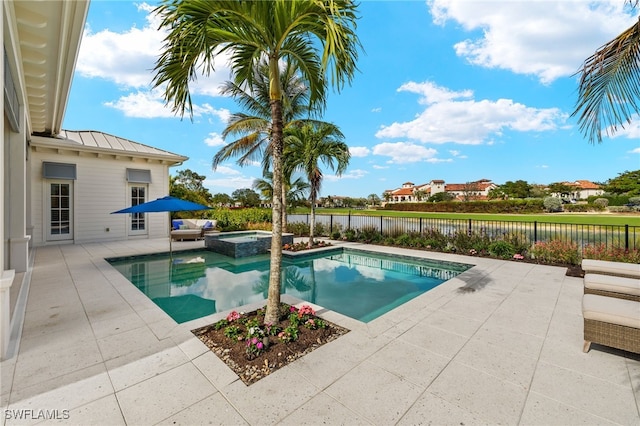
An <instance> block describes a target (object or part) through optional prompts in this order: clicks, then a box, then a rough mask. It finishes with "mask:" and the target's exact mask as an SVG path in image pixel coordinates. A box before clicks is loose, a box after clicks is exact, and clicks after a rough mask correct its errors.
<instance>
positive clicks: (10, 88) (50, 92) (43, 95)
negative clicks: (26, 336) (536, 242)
mask: <svg viewBox="0 0 640 426" xmlns="http://www.w3.org/2000/svg"><path fill="white" fill-rule="evenodd" d="M88 8H89V1H88V0H73V1H50V0H45V1H21V0H20V1H3V2H2V6H1V8H0V11H1V12H0V13H1V14H2V19H1V20H0V26H2V42H3V47H4V52H3V56H2V66H1V67H0V77H1V79H2V81H3V88H4V92H3V93H4V96H3V97H2V100H1V101H0V102H2V104H1V105H2V110H3V111H4V120H3V121H2V125H1V126H2V128H1V130H2V145H3V146H2V149H1V150H0V164H2V171H1V172H0V202H1V203H2V211H1V212H0V224H2V226H0V239H1V240H2V245H0V262H2V265H1V266H2V267H1V268H0V273H1V275H0V357H2V358H3V359H4V358H6V357H10V356H11V355H12V354H11V353H10V350H9V349H10V347H11V346H10V338H11V336H12V334H11V333H12V329H13V330H17V329H19V326H20V324H19V322H20V315H21V312H20V309H18V308H17V307H18V306H20V303H21V302H20V301H22V302H23V304H24V302H25V301H26V297H27V294H28V292H27V290H25V289H28V285H25V284H26V283H28V281H27V280H28V275H29V268H30V260H31V258H32V254H33V248H34V247H37V246H41V245H46V244H52V243H55V244H61V243H74V242H83V241H100V240H116V239H128V238H153V237H162V236H168V234H169V230H168V228H169V224H168V215H162V214H148V215H146V216H145V215H140V216H134V215H111V214H109V213H110V212H112V211H115V210H119V209H122V208H125V207H128V206H130V205H132V204H134V203H138V202H143V201H149V200H153V199H155V198H158V197H160V196H164V195H167V194H168V192H169V174H168V173H169V172H168V168H169V167H170V166H172V165H177V164H180V163H181V162H183V161H184V160H186V159H187V158H186V157H182V156H179V155H176V154H172V153H170V152H166V151H162V150H158V149H155V148H152V147H149V146H145V145H142V144H139V143H136V142H132V141H128V140H126V139H122V138H118V137H115V136H112V135H107V134H104V133H100V132H89V131H87V132H67V131H63V130H62V129H61V126H62V121H63V118H64V113H65V110H66V106H67V100H68V96H69V90H70V87H71V80H72V77H73V72H74V69H75V64H76V60H77V56H78V50H79V47H80V41H81V38H82V33H83V30H84V25H85V21H86V17H87V11H88ZM12 327H13V328H12ZM13 336H15V334H13Z"/></svg>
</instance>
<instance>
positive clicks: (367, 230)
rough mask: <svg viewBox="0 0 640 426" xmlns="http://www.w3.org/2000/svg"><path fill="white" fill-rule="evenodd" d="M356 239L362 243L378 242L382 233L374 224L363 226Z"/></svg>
mask: <svg viewBox="0 0 640 426" xmlns="http://www.w3.org/2000/svg"><path fill="white" fill-rule="evenodd" d="M358 241H361V242H363V243H367V244H369V243H378V242H380V241H382V234H381V233H380V231H378V228H376V227H375V226H365V227H364V228H362V229H361V230H360V232H359V233H358Z"/></svg>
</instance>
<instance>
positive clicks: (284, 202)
mask: <svg viewBox="0 0 640 426" xmlns="http://www.w3.org/2000/svg"><path fill="white" fill-rule="evenodd" d="M282 232H283V233H284V232H287V191H286V190H285V189H284V188H283V190H282Z"/></svg>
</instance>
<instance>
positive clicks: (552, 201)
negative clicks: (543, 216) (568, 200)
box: [543, 197, 562, 212]
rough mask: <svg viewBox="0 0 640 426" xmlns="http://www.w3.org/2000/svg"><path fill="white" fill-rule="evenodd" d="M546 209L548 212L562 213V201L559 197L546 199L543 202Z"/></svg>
mask: <svg viewBox="0 0 640 426" xmlns="http://www.w3.org/2000/svg"><path fill="white" fill-rule="evenodd" d="M543 204H544V208H545V209H547V211H548V212H560V211H562V201H561V200H560V198H558V197H546V198H545V199H544V201H543Z"/></svg>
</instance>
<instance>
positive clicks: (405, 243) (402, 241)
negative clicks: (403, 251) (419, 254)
mask: <svg viewBox="0 0 640 426" xmlns="http://www.w3.org/2000/svg"><path fill="white" fill-rule="evenodd" d="M395 243H396V245H399V246H401V247H409V245H410V243H411V236H409V234H402V235H400V236H399V237H397V238H396V239H395Z"/></svg>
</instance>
